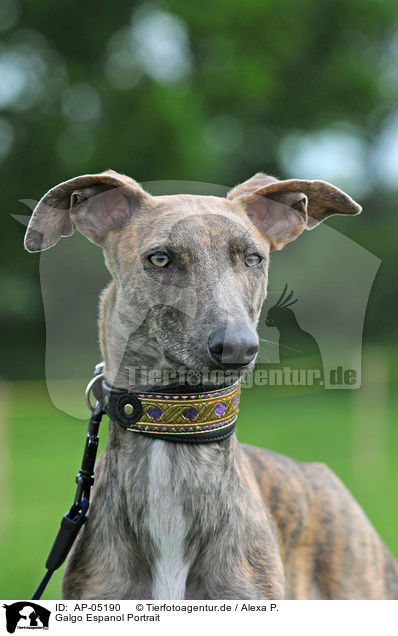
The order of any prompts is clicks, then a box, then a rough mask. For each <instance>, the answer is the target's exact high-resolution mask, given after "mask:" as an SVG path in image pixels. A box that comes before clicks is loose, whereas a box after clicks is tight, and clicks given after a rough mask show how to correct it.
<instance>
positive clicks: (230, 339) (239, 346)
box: [208, 327, 258, 367]
mask: <svg viewBox="0 0 398 636" xmlns="http://www.w3.org/2000/svg"><path fill="white" fill-rule="evenodd" d="M208 346H209V352H210V355H211V357H212V358H213V360H215V362H217V364H221V365H223V366H228V367H243V366H245V365H246V364H249V362H251V361H252V360H253V358H254V357H255V356H256V353H257V351H258V338H257V335H256V334H255V333H253V331H252V330H251V329H249V328H248V327H227V328H225V327H220V328H219V329H215V330H214V331H212V332H211V334H210V335H209V340H208Z"/></svg>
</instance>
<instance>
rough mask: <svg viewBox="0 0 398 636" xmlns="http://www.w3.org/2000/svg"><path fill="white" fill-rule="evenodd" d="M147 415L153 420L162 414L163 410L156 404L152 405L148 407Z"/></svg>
mask: <svg viewBox="0 0 398 636" xmlns="http://www.w3.org/2000/svg"><path fill="white" fill-rule="evenodd" d="M147 415H149V417H151V418H152V419H153V420H157V419H158V418H159V417H160V416H161V415H163V411H162V410H161V409H160V408H159V407H158V406H152V408H150V409H149V411H148V413H147Z"/></svg>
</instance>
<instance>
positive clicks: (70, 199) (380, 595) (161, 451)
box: [25, 171, 398, 599]
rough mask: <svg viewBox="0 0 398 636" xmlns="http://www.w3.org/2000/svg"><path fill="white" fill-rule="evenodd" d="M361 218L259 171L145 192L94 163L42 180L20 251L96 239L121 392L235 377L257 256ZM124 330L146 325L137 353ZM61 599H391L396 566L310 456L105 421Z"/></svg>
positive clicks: (109, 343) (104, 344)
mask: <svg viewBox="0 0 398 636" xmlns="http://www.w3.org/2000/svg"><path fill="white" fill-rule="evenodd" d="M360 210H361V209H360V207H359V206H358V205H357V204H356V203H355V202H354V201H353V200H352V199H350V198H349V197H348V196H347V195H346V194H345V193H343V192H341V191H340V190H338V189H337V188H335V187H334V186H332V185H330V184H328V183H325V182H322V181H301V180H288V181H278V180H276V179H274V178H272V177H268V176H266V175H263V174H258V175H256V176H255V177H253V178H252V179H249V180H248V181H246V182H245V183H243V184H241V185H240V186H237V187H236V188H234V189H233V190H232V191H231V192H229V194H228V196H227V197H226V198H222V197H214V196H192V195H178V196H151V195H149V194H148V193H146V192H145V191H144V190H143V189H142V188H141V187H140V185H139V184H138V183H137V182H136V181H134V180H133V179H130V178H129V177H126V176H124V175H121V174H118V173H116V172H113V171H107V172H104V173H102V174H92V175H83V176H80V177H77V178H75V179H72V180H70V181H67V182H65V183H61V184H60V185H58V186H56V187H55V188H53V189H52V190H50V191H49V192H48V193H47V194H46V195H45V196H44V197H43V199H42V200H41V201H40V202H39V204H38V205H37V207H36V209H35V210H34V213H33V215H32V218H31V221H30V224H29V227H28V230H27V234H26V239H25V246H26V248H27V250H28V251H30V252H35V251H40V250H44V249H48V248H49V247H51V246H52V245H55V243H57V241H58V240H59V238H60V237H61V236H70V235H71V234H72V233H73V232H74V230H75V228H77V229H78V230H79V231H80V232H82V233H83V234H85V235H86V236H87V237H88V238H89V239H90V240H91V241H94V242H95V243H97V244H99V245H101V246H102V247H103V249H104V252H105V260H106V264H107V267H108V268H109V271H110V272H111V274H112V277H113V280H112V282H111V283H110V285H109V286H108V288H107V289H106V290H105V291H104V293H103V295H102V298H101V317H100V338H101V348H102V353H103V356H104V360H105V374H106V378H107V381H108V383H110V384H113V385H114V386H118V387H121V388H131V387H130V386H129V376H128V368H129V366H137V365H144V366H146V367H150V368H152V369H175V368H176V367H181V366H183V367H185V368H186V369H189V370H200V369H202V368H203V367H207V368H213V369H214V368H218V369H219V368H222V367H234V369H235V371H237V370H238V372H239V373H240V374H243V373H245V372H246V371H247V370H248V369H250V368H251V367H252V366H253V364H254V359H255V356H256V352H257V349H258V339H257V335H256V331H255V330H256V325H257V321H258V318H259V314H260V310H261V306H262V303H263V301H264V299H265V297H266V289H267V270H268V260H269V253H270V251H271V250H273V249H280V248H281V247H282V246H283V245H284V244H285V243H287V242H289V241H292V240H293V239H295V238H296V237H297V236H298V235H299V234H301V232H303V230H305V229H311V228H313V227H314V226H316V225H317V224H318V223H320V222H321V221H323V220H324V219H325V218H327V217H329V216H330V215H333V214H357V213H359V212H360ZM171 297H172V298H171ZM187 298H188V302H187ZM182 307H185V309H186V311H185V310H184V309H182ZM138 315H139V316H143V315H144V319H143V320H141V317H140V318H137V316H138ZM137 333H139V334H141V335H142V334H144V335H145V343H144V345H143V346H141V347H140V348H139V349H138V351H137V347H135V346H134V342H135V336H136V334H137ZM134 388H135V389H140V388H142V387H140V386H135V387H134ZM63 595H64V598H66V599H72V598H73V599H78V598H87V599H150V598H151V599H184V598H186V599H260V598H262V599H392V598H398V567H397V564H396V562H395V561H394V559H393V557H392V556H391V554H390V553H389V552H388V550H387V548H386V547H385V545H384V544H383V542H382V541H381V539H380V538H379V536H378V534H377V533H376V531H375V530H374V528H373V527H372V525H371V523H370V522H369V521H368V519H367V518H366V516H365V514H364V513H363V511H362V509H361V508H360V506H359V505H358V504H357V503H356V502H355V500H354V499H353V498H352V496H351V495H350V493H349V492H348V491H347V490H346V488H345V487H344V485H343V484H342V483H341V482H340V481H339V479H338V478H337V477H336V476H335V475H334V474H333V473H332V472H331V471H330V470H329V469H328V468H327V467H326V466H324V465H323V464H319V463H314V464H305V463H301V462H298V461H295V460H293V459H289V458H287V457H283V456H281V455H278V454H277V453H274V452H270V451H267V450H263V449H260V448H254V447H251V446H247V445H245V444H240V443H238V441H237V439H236V437H235V435H233V436H232V437H229V438H228V439H226V440H224V441H220V442H214V443H210V444H198V445H194V444H193V445H188V444H173V443H170V442H166V441H163V440H155V439H151V438H148V437H145V436H143V435H140V434H133V433H132V432H129V431H126V430H125V429H123V428H122V427H121V426H119V425H118V424H116V423H112V422H111V423H110V432H109V439H108V443H107V446H106V449H105V451H104V452H103V453H102V455H101V457H100V458H99V461H98V463H97V466H96V471H95V486H94V496H93V499H92V504H91V507H90V513H89V518H88V521H87V523H86V525H85V526H84V528H83V530H82V531H81V533H80V535H79V537H78V540H77V542H76V544H75V546H74V548H73V551H72V553H71V556H70V558H69V560H68V563H67V567H66V570H65V574H64V578H63Z"/></svg>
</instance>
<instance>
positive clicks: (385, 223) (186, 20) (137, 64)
mask: <svg viewBox="0 0 398 636" xmlns="http://www.w3.org/2000/svg"><path fill="white" fill-rule="evenodd" d="M0 30H1V36H2V40H1V44H0V78H1V81H0V161H1V162H2V170H1V180H2V184H1V192H2V199H3V205H2V207H3V214H2V217H1V221H0V223H1V226H0V227H1V236H2V239H3V240H2V245H1V253H2V269H1V275H0V333H1V334H2V336H3V340H4V342H3V343H2V355H1V362H2V367H1V369H0V374H1V375H3V376H6V377H31V376H34V375H42V359H43V353H42V352H43V348H44V347H43V345H44V340H43V338H44V327H43V317H42V310H41V303H40V292H39V287H38V271H37V264H38V257H32V256H28V255H27V254H25V253H24V251H23V248H22V238H23V233H24V228H23V227H22V225H19V224H18V223H17V222H15V220H13V219H12V218H11V217H10V213H17V214H27V213H29V211H28V210H27V209H26V208H25V207H24V206H23V205H22V204H21V203H18V201H19V200H20V199H24V198H30V199H35V198H36V199H38V198H40V197H41V196H42V194H43V193H44V192H45V191H46V190H47V189H48V188H49V187H51V186H52V185H54V184H56V183H58V182H60V181H62V180H65V179H68V178H70V177H72V176H75V175H76V174H79V173H84V172H93V171H99V170H103V169H106V168H108V167H112V168H114V169H116V170H119V171H121V172H125V173H127V174H130V175H132V176H133V177H134V178H136V179H137V180H141V181H144V180H145V181H149V180H161V179H187V180H201V181H206V182H212V183H221V184H227V185H229V184H230V185H233V184H234V183H236V182H238V181H240V180H242V179H244V178H247V177H248V176H250V175H251V174H252V173H254V172H257V171H259V170H264V171H267V172H270V173H274V174H276V175H278V176H280V177H285V176H289V177H290V176H295V177H301V178H306V177H309V178H315V177H320V178H322V177H328V176H329V175H330V176H331V177H333V174H334V173H333V170H334V169H335V168H336V165H338V167H339V169H340V173H339V174H341V165H343V176H344V166H346V174H345V181H344V187H348V188H349V184H350V183H352V184H353V187H354V182H355V179H354V176H355V175H353V173H352V171H353V170H354V168H355V166H356V168H355V169H356V170H357V172H356V176H357V177H358V174H359V175H360V178H359V179H358V178H357V186H356V187H357V190H358V193H359V194H360V196H361V198H362V201H361V202H362V203H363V204H364V206H365V208H366V214H365V215H364V217H363V220H362V222H361V224H358V223H356V224H355V227H354V226H353V225H349V224H347V223H341V222H340V221H339V220H337V221H333V225H334V227H336V228H338V229H341V230H342V231H344V232H345V233H350V234H351V235H352V237H355V238H356V239H357V240H359V241H360V242H362V244H363V245H364V246H365V247H367V248H368V249H370V250H372V251H374V252H375V253H376V254H377V255H378V256H379V257H381V258H383V259H384V263H383V265H382V267H381V270H380V273H379V275H378V278H377V281H376V285H375V287H374V290H373V293H372V299H371V301H372V302H371V308H370V310H369V313H368V322H367V334H368V337H378V338H387V337H390V335H391V334H392V333H395V335H396V334H397V322H396V319H395V315H396V311H397V309H398V305H397V301H396V299H395V298H392V297H391V286H392V284H393V282H394V280H395V263H396V259H395V252H396V248H395V236H396V235H397V232H396V225H397V223H398V221H397V218H396V216H395V215H394V213H393V212H394V208H395V207H396V204H397V198H398V195H397V189H396V187H397V183H398V157H397V153H395V155H394V147H393V146H391V143H390V145H389V146H386V143H387V142H388V141H389V140H390V141H391V138H392V135H393V134H395V133H396V132H397V130H398V124H397V126H396V128H391V126H392V124H391V121H392V120H391V116H392V114H393V113H395V111H396V109H397V97H398V82H397V75H398V70H397V69H398V63H397V62H398V59H397V58H398V35H397V33H398V5H397V3H395V2H394V1H393V0H351V1H350V2H345V3H344V2H343V3H342V2H337V1H335V0H320V1H319V2H313V1H311V0H303V1H302V2H297V0H286V1H285V2H283V3H282V4H281V3H280V2H277V1H276V0H247V1H246V2H245V3H240V4H237V3H231V2H229V1H227V0H216V1H215V2H211V3H210V2H202V3H199V4H196V3H195V4H192V3H191V4H190V3H188V2H182V1H181V0H165V1H163V2H157V3H156V2H141V3H136V2H131V1H128V2H127V1H126V0H119V1H118V2H117V3H116V4H112V3H111V4H106V3H105V4H102V5H99V4H98V2H94V1H93V0H87V1H86V2H85V3H84V4H82V3H81V2H77V1H76V0H72V1H70V2H60V3H53V2H50V1H49V0H36V1H35V2H34V3H27V2H26V3H24V4H21V3H19V2H18V0H3V3H2V5H1V8H0ZM387 125H389V126H390V128H389V129H388V130H392V133H391V134H390V133H388V134H387V133H386V132H385V131H386V126H387ZM336 126H337V127H338V129H339V135H338V136H337V137H336V135H335V132H334V131H335V130H336ZM394 131H395V133H394ZM319 132H321V133H322V135H323V137H322V140H323V142H322V143H323V144H324V145H322V146H321V148H320V152H318V156H320V160H317V161H315V162H314V161H313V162H312V164H311V166H310V167H309V168H308V162H307V164H305V162H304V163H303V161H302V155H303V152H304V151H305V148H306V147H307V146H308V144H310V147H311V148H315V149H316V148H317V147H318V150H319V137H317V136H316V135H317V134H318V133H319ZM314 135H315V136H314ZM325 135H326V136H325ZM383 135H384V136H383ZM395 138H396V139H398V133H397V135H396V137H395ZM325 139H326V141H325ZM333 139H335V140H336V139H342V140H343V141H344V139H345V140H346V142H347V143H346V144H345V145H344V147H343V146H339V145H337V159H336V158H335V160H334V161H333V162H331V161H329V164H328V165H326V164H325V165H324V163H325V162H324V161H322V158H323V159H325V158H327V156H329V157H330V152H331V150H330V141H333ZM383 139H384V142H383ZM303 140H304V141H306V144H307V145H306V146H305V145H303V143H304V141H303ZM328 140H329V141H328ZM352 140H354V141H352ZM351 142H352V143H351ZM342 143H343V142H342ZM383 143H384V146H383ZM328 144H329V145H328ZM347 144H348V145H347ZM349 144H351V145H349ZM355 144H356V145H355ZM358 144H359V145H358ZM335 145H336V144H335ZM354 147H355V148H356V149H357V150H356V153H357V154H356V155H355V157H354V158H351V160H350V157H349V156H348V153H349V151H350V148H354ZM303 148H304V150H303ZM358 148H359V151H358ZM391 148H392V149H391ZM339 149H340V150H339ZM387 150H388V152H387ZM307 154H308V153H307ZM335 154H336V150H335ZM394 156H395V159H396V161H397V166H395V167H394V166H392V164H393V158H394ZM300 157H301V159H300ZM300 161H301V163H300ZM345 162H346V163H345ZM383 162H384V163H383ZM315 164H319V165H315ZM358 164H360V166H359V167H358ZM384 165H386V166H387V168H384V167H383V166H384ZM291 166H294V168H295V170H296V173H295V174H294V175H293V174H292V173H291V172H290V170H291ZM300 166H307V168H305V169H303V172H302V173H300V174H297V170H300ZM353 166H354V167H353ZM358 170H359V172H358ZM386 175H387V176H388V175H389V178H388V179H386ZM395 175H396V176H397V181H396V182H394V179H395ZM331 180H332V179H331ZM358 183H359V186H358ZM347 184H348V185H347ZM336 185H339V183H338V182H337V183H336ZM353 194H356V192H354V193H353ZM16 349H18V352H17V353H16V351H15V350H16Z"/></svg>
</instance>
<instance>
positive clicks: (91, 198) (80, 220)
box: [25, 170, 150, 252]
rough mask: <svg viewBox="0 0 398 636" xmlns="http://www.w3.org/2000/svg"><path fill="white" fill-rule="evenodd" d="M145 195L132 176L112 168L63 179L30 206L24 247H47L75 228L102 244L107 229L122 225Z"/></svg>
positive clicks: (37, 250) (117, 227) (31, 248)
mask: <svg viewBox="0 0 398 636" xmlns="http://www.w3.org/2000/svg"><path fill="white" fill-rule="evenodd" d="M148 197H150V195H149V194H147V193H146V192H145V190H143V189H142V188H141V186H140V185H139V184H138V183H137V182H136V181H134V179H130V177H126V176H125V175H122V174H119V173H117V172H114V171H113V170H107V171H106V172H101V173H99V174H85V175H82V176H81V177H76V178H75V179H70V180H69V181H64V182H63V183H60V184H59V185H57V186H55V187H54V188H52V189H51V190H49V191H48V192H47V194H45V195H44V197H43V198H42V199H41V200H40V201H39V203H38V204H37V206H36V207H35V209H34V210H33V214H32V216H31V218H30V222H29V225H28V228H27V230H26V234H25V248H26V249H27V250H28V252H40V251H42V250H47V249H48V248H50V247H52V246H53V245H55V244H56V243H57V242H58V241H59V239H60V238H61V237H62V236H71V235H72V234H73V233H74V231H75V229H76V228H77V229H78V230H79V231H80V232H82V233H83V234H85V235H86V236H87V237H88V238H89V239H90V240H91V241H93V242H94V243H98V244H100V245H101V244H102V243H103V241H104V239H105V237H106V235H107V233H108V232H109V231H111V230H119V229H121V228H122V227H124V226H125V225H126V224H127V223H128V222H129V221H130V219H131V217H132V214H133V212H134V209H136V208H137V206H139V205H140V204H141V203H142V201H143V200H144V199H145V198H148Z"/></svg>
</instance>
